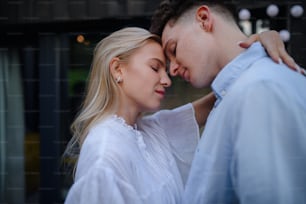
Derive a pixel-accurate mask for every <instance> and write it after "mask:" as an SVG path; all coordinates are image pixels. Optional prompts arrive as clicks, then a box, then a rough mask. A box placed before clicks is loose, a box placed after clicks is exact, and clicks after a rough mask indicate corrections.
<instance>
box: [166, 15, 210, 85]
mask: <svg viewBox="0 0 306 204" xmlns="http://www.w3.org/2000/svg"><path fill="white" fill-rule="evenodd" d="M162 44H163V49H164V52H165V54H166V56H167V59H168V60H169V63H170V64H169V71H170V74H171V75H172V76H180V77H182V78H183V79H184V80H186V81H188V82H190V83H191V84H192V85H193V86H194V87H196V88H202V87H208V86H210V84H211V82H212V80H213V78H214V77H215V76H216V71H215V67H216V66H214V59H215V58H216V55H215V54H214V53H215V52H214V50H215V49H213V38H212V35H211V34H210V33H206V32H205V31H204V30H203V28H202V27H201V26H200V23H198V22H197V21H192V20H190V21H189V22H186V21H185V22H176V23H175V24H172V23H171V22H168V23H167V24H166V26H165V28H164V30H163V33H162Z"/></svg>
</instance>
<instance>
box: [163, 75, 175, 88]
mask: <svg viewBox="0 0 306 204" xmlns="http://www.w3.org/2000/svg"><path fill="white" fill-rule="evenodd" d="M161 84H162V85H163V86H164V87H169V86H171V84H172V81H171V79H170V77H169V76H168V74H167V72H165V73H163V76H162V77H161Z"/></svg>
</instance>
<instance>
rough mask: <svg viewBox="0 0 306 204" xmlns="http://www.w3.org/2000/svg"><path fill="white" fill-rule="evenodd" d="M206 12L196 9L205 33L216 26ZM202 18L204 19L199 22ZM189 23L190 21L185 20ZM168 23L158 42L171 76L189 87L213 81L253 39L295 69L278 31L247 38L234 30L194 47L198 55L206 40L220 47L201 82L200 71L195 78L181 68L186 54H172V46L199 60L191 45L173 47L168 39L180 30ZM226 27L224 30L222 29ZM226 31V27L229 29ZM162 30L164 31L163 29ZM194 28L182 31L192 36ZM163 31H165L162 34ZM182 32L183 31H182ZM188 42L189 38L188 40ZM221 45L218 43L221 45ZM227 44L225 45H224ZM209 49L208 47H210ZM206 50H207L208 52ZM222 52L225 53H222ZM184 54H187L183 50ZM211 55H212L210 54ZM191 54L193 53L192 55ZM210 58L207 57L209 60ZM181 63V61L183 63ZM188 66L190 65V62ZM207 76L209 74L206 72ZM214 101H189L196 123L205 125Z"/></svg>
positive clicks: (213, 98)
mask: <svg viewBox="0 0 306 204" xmlns="http://www.w3.org/2000/svg"><path fill="white" fill-rule="evenodd" d="M206 11H207V7H200V8H199V9H198V11H197V16H196V18H197V20H198V21H197V23H198V24H202V27H199V28H200V29H203V30H204V31H206V32H208V33H209V32H212V30H217V29H218V27H214V25H213V23H212V22H215V21H217V20H216V19H214V20H212V18H210V19H209V18H208V17H207V16H206V15H208V14H207V13H206ZM203 19H205V21H203ZM189 23H190V22H189ZM169 27H171V26H169V23H168V25H166V27H165V29H164V33H163V36H162V42H163V46H164V47H163V48H164V51H165V53H166V55H167V58H168V59H169V61H170V74H171V75H172V76H177V75H179V76H181V77H182V78H183V79H185V80H187V81H189V82H190V83H191V84H192V85H193V86H195V87H199V88H201V87H206V86H209V85H210V83H211V81H212V80H213V78H214V77H215V75H216V74H217V73H218V71H219V70H220V69H221V68H222V67H223V66H224V65H225V64H227V63H228V62H229V61H230V60H231V59H233V58H234V57H235V56H236V55H237V54H239V53H240V52H242V51H243V49H242V48H248V47H249V46H250V45H251V44H252V43H254V42H255V41H260V42H261V43H262V45H263V46H264V47H265V48H266V50H267V52H268V54H269V55H270V57H271V58H272V59H273V60H274V61H275V62H276V63H280V62H281V61H282V62H284V63H286V64H287V65H288V66H289V67H290V68H291V69H293V70H296V66H297V65H296V63H295V61H294V60H293V58H292V57H290V56H289V55H288V53H287V52H286V50H285V47H284V44H283V42H282V41H281V39H280V37H279V34H278V33H277V32H276V31H265V32H262V33H260V34H254V35H252V36H250V37H249V38H247V36H245V35H244V34H243V33H242V32H240V31H237V33H239V34H238V35H237V33H235V34H234V33H232V34H231V33H227V38H226V39H229V38H230V40H224V39H225V38H224V35H223V32H220V33H222V35H220V36H218V37H215V38H214V39H212V38H210V37H208V38H207V39H209V40H207V39H206V42H205V43H203V44H202V45H199V46H200V48H199V50H197V51H196V52H198V53H200V55H202V52H201V46H202V47H205V46H207V41H212V42H216V43H219V45H220V46H216V47H222V49H220V50H215V53H214V54H215V55H216V53H221V55H220V56H219V58H221V60H219V61H218V64H215V66H217V67H219V68H218V69H215V70H212V72H211V73H210V74H211V76H210V77H208V78H206V81H204V83H203V79H205V77H206V75H203V73H201V72H197V73H196V74H194V75H195V76H201V78H200V79H197V78H196V77H192V73H190V72H191V71H186V68H185V67H188V65H190V64H188V62H190V61H187V60H185V59H183V58H185V57H186V53H184V54H182V55H181V56H178V55H177V54H176V55H174V54H173V53H171V52H173V49H175V52H179V49H182V48H184V49H182V50H185V51H186V50H187V51H189V55H190V56H187V57H186V58H189V59H192V61H195V60H194V59H199V58H201V57H200V56H195V55H194V54H193V52H192V49H196V47H193V48H192V49H191V50H188V48H186V47H187V46H186V44H183V43H182V44H181V47H179V45H177V43H176V47H175V48H173V46H172V44H171V42H172V41H173V39H174V40H178V39H179V38H177V39H176V38H172V36H175V34H174V33H178V32H179V33H182V31H181V30H175V28H173V27H171V29H170V31H169V29H168V28H169ZM225 30H226V29H225ZM229 30H230V29H229ZM165 31H166V32H165ZM193 31H194V30H192V31H191V33H186V36H190V35H192V32H193ZM165 33H166V34H165ZM182 35H183V34H182ZM186 36H183V37H182V36H181V37H182V38H186ZM233 42H237V43H238V42H240V43H239V46H240V47H239V46H236V47H233V46H232V45H233ZM188 43H189V41H188ZM195 44H199V40H198V39H197V41H196V43H195ZM221 45H222V46H221ZM226 47H227V48H226ZM211 50H212V49H211ZM211 50H210V51H211ZM224 53H225V54H224ZM187 54H188V53H187ZM214 54H213V55H214ZM192 55H193V56H192ZM209 58H210V57H208V59H209ZM207 62H209V61H205V62H203V61H202V63H207ZM183 63H185V64H183ZM195 63H198V64H201V62H195ZM191 66H192V65H191ZM208 76H209V75H208ZM214 102H215V96H214V94H213V93H210V94H208V95H206V96H204V97H203V98H200V99H199V100H196V101H194V102H193V106H194V108H195V114H196V119H197V121H198V124H199V126H202V125H204V124H205V122H206V119H207V117H208V115H209V113H210V110H211V109H212V107H213V105H214Z"/></svg>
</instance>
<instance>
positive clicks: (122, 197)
mask: <svg viewBox="0 0 306 204" xmlns="http://www.w3.org/2000/svg"><path fill="white" fill-rule="evenodd" d="M100 166H101V165H95V166H93V167H92V168H91V169H90V170H89V172H88V173H86V174H85V175H83V176H82V177H80V178H79V179H78V180H76V181H75V183H74V184H73V185H72V187H71V188H70V190H69V192H68V195H67V197H66V200H65V204H88V203H90V204H103V203H105V204H109V203H116V204H125V203H133V204H140V203H141V201H140V199H139V197H138V196H137V193H136V191H135V189H134V188H133V187H132V186H131V185H129V184H128V183H127V182H124V181H123V180H122V179H120V178H119V177H118V176H116V175H115V174H114V172H113V171H112V170H111V169H107V168H102V167H100Z"/></svg>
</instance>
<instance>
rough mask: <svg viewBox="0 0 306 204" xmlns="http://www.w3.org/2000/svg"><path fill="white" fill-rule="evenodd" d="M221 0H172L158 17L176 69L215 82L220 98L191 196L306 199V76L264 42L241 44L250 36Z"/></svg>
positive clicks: (200, 83)
mask: <svg viewBox="0 0 306 204" xmlns="http://www.w3.org/2000/svg"><path fill="white" fill-rule="evenodd" d="M172 2H173V1H172ZM216 2H217V1H216V0H215V1H188V0H187V1H181V2H178V3H177V4H175V3H174V4H173V5H172V3H170V4H167V3H164V4H163V5H162V9H164V11H165V12H163V13H162V12H161V13H162V15H164V16H161V15H160V16H159V15H158V14H157V15H155V17H154V18H153V25H157V24H158V22H159V21H160V20H164V23H161V24H160V31H162V42H163V48H164V51H165V53H166V55H167V58H168V60H169V62H170V70H169V71H170V74H171V75H172V76H177V75H179V76H181V77H182V78H184V79H185V80H186V81H189V82H190V83H191V84H192V85H193V86H194V87H207V86H211V88H212V90H213V92H214V94H215V96H216V98H217V101H216V103H215V106H214V108H213V110H212V111H211V113H210V116H209V117H208V119H207V122H206V126H205V129H204V131H203V135H202V138H201V140H200V142H199V145H198V148H197V151H196V154H195V158H194V161H193V165H192V168H191V171H190V174H189V179H188V181H187V184H186V190H185V194H184V202H185V203H186V204H187V203H188V204H192V203H207V204H208V203H209V204H212V203H214V204H216V203H218V204H219V203H220V204H221V203H248V204H252V203H256V204H257V203H267V204H271V203H278V204H287V203H306V194H305V192H306V148H305V147H306V91H305V88H306V78H305V77H304V76H303V75H301V74H298V73H297V72H294V71H292V70H290V69H288V67H287V66H285V65H283V64H276V63H274V62H273V61H272V60H271V59H270V58H269V57H268V56H267V54H266V52H265V50H264V48H263V47H262V46H261V45H260V44H259V43H255V44H253V45H252V46H251V47H250V48H249V49H247V50H245V49H242V48H239V47H238V46H237V44H236V43H237V42H238V41H243V40H245V39H246V38H247V37H246V36H245V35H244V33H243V32H241V30H240V29H239V27H238V26H237V24H236V22H235V20H234V18H233V16H232V14H231V12H230V11H229V10H228V9H227V8H226V7H224V6H223V5H222V4H221V3H216ZM164 17H165V18H164ZM154 21H155V22H154Z"/></svg>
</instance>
